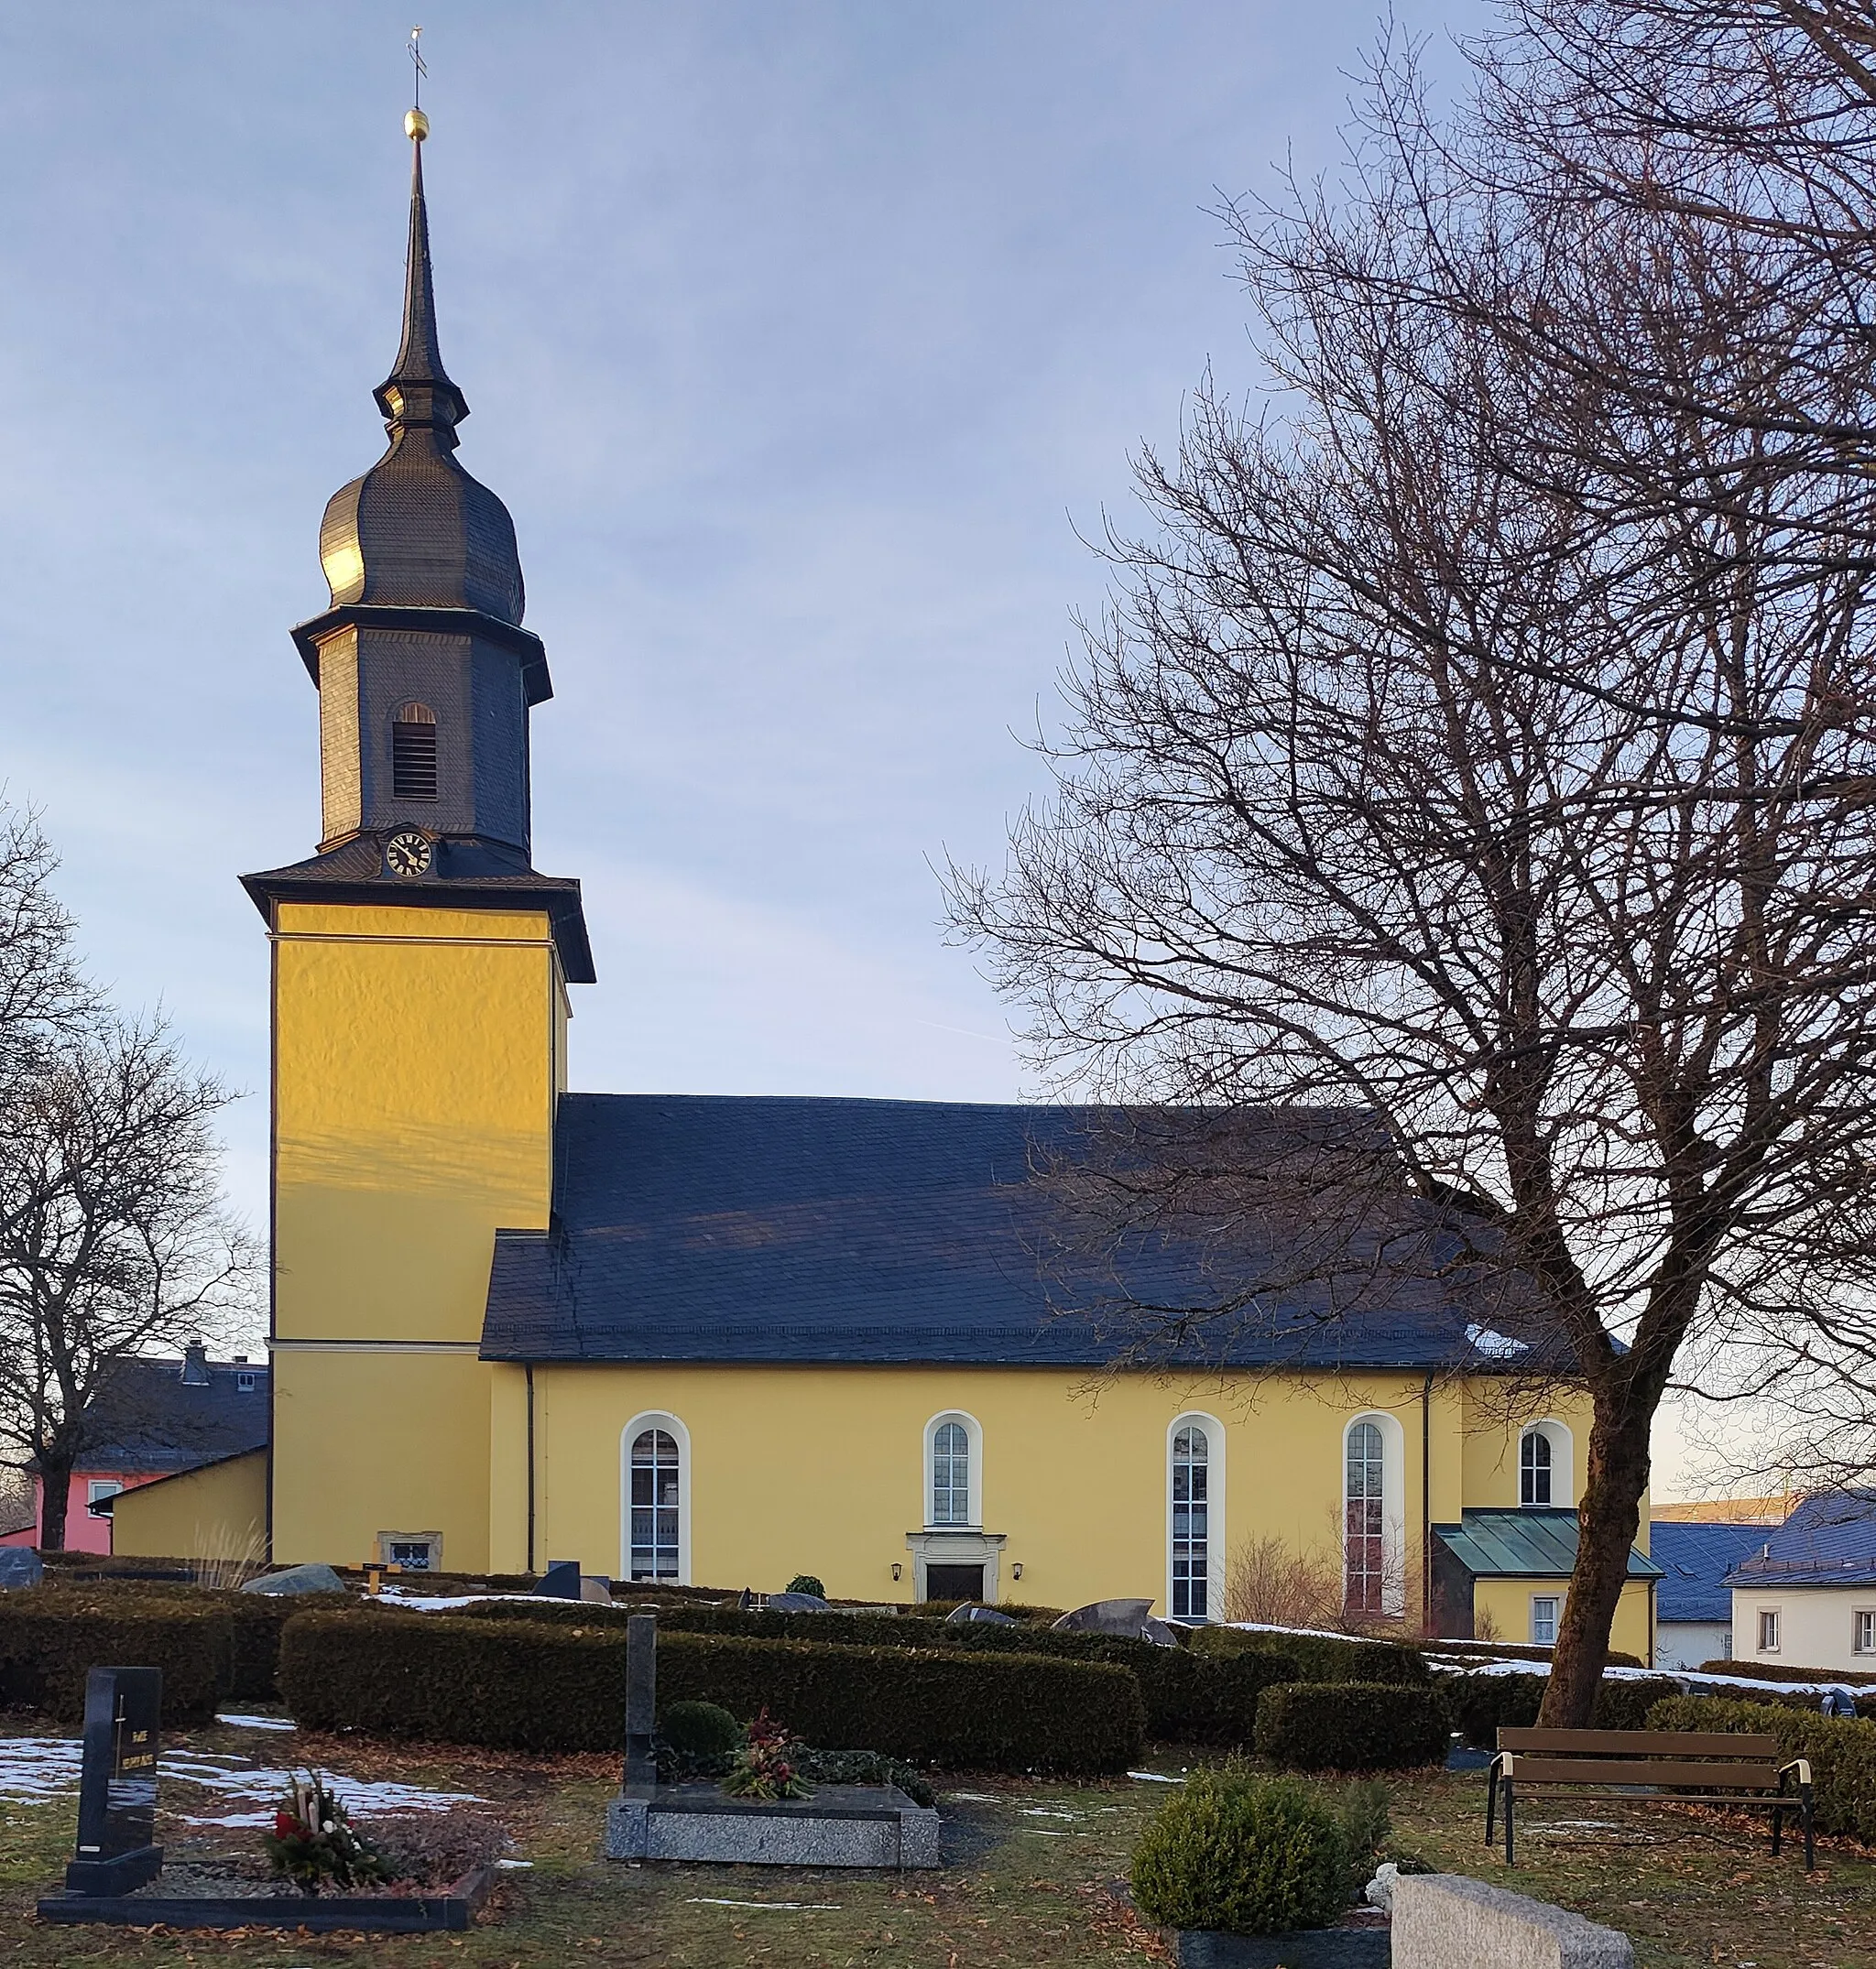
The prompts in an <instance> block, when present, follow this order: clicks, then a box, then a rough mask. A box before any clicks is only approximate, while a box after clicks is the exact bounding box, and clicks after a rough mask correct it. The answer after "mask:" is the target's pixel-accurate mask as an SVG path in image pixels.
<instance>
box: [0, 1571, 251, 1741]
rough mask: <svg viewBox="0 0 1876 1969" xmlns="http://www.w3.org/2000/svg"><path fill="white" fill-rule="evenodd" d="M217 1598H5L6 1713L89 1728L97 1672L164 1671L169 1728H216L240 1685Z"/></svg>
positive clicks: (87, 1592)
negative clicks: (88, 1682) (88, 1699)
mask: <svg viewBox="0 0 1876 1969" xmlns="http://www.w3.org/2000/svg"><path fill="white" fill-rule="evenodd" d="M218 1597H219V1596H217V1595H213V1594H180V1593H173V1592H157V1593H151V1592H139V1591H137V1590H136V1589H135V1588H133V1587H131V1586H128V1585H113V1586H105V1587H100V1586H95V1585H80V1584H73V1585H50V1584H48V1585H43V1586H36V1587H32V1588H29V1589H27V1591H25V1592H21V1593H8V1594H0V1705H19V1706H21V1707H24V1708H27V1709H36V1710H39V1711H41V1712H43V1713H45V1714H47V1715H49V1716H50V1717H52V1718H53V1719H54V1720H55V1721H57V1722H59V1723H63V1724H79V1723H82V1722H83V1720H84V1685H85V1677H86V1675H87V1673H88V1672H89V1671H90V1670H92V1669H93V1668H107V1667H113V1666H117V1665H125V1666H129V1665H133V1664H134V1665H135V1666H136V1667H138V1668H156V1669H161V1670H162V1671H163V1711H162V1716H163V1722H164V1724H166V1725H167V1726H168V1727H169V1728H172V1729H174V1728H187V1727H189V1726H190V1725H191V1724H199V1723H210V1722H213V1719H214V1713H215V1711H216V1709H217V1708H218V1707H219V1706H220V1705H221V1703H222V1702H223V1701H224V1699H225V1698H226V1696H227V1694H228V1692H229V1689H230V1686H231V1684H232V1681H233V1679H234V1656H235V1628H234V1623H233V1622H232V1621H231V1620H230V1618H229V1616H228V1613H227V1610H226V1608H225V1607H224V1606H222V1605H218V1604H217V1601H218Z"/></svg>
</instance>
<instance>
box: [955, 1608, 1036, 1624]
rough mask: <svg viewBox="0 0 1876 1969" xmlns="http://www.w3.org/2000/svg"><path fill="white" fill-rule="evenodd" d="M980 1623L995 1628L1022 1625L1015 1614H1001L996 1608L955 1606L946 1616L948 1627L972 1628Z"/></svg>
mask: <svg viewBox="0 0 1876 1969" xmlns="http://www.w3.org/2000/svg"><path fill="white" fill-rule="evenodd" d="M979 1621H983V1622H986V1623H987V1624H988V1625H989V1626H994V1627H1014V1626H1020V1625H1021V1623H1020V1621H1019V1620H1018V1619H1017V1617H1016V1615H1014V1614H999V1613H998V1611H997V1609H996V1608H995V1607H994V1606H971V1605H965V1606H954V1607H953V1608H952V1610H951V1611H950V1613H948V1614H947V1615H945V1616H944V1625H945V1626H947V1627H955V1626H974V1625H975V1624H976V1623H977V1622H979Z"/></svg>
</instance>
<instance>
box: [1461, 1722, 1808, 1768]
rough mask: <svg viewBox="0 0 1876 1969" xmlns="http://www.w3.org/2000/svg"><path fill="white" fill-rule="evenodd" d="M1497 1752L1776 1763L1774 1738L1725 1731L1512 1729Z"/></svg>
mask: <svg viewBox="0 0 1876 1969" xmlns="http://www.w3.org/2000/svg"><path fill="white" fill-rule="evenodd" d="M1499 1748H1500V1750H1518V1751H1524V1752H1527V1753H1529V1752H1535V1753H1536V1754H1537V1755H1538V1756H1540V1757H1580V1758H1581V1759H1582V1760H1583V1761H1584V1762H1585V1763H1586V1764H1593V1763H1594V1762H1595V1760H1596V1759H1597V1758H1598V1757H1621V1758H1624V1759H1627V1760H1631V1761H1632V1760H1635V1759H1646V1758H1650V1757H1671V1758H1674V1759H1675V1760H1677V1761H1685V1760H1686V1759H1688V1758H1694V1757H1717V1758H1719V1759H1722V1760H1723V1761H1725V1762H1726V1763H1729V1764H1756V1763H1768V1764H1776V1763H1777V1762H1778V1761H1779V1756H1778V1739H1777V1737H1775V1736H1770V1735H1767V1736H1749V1735H1744V1734H1743V1733H1740V1732H1734V1731H1731V1730H1512V1729H1500V1731H1499Z"/></svg>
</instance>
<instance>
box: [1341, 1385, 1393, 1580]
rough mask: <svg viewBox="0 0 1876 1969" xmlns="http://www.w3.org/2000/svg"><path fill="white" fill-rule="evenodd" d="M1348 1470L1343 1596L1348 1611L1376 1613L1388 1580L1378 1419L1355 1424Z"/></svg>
mask: <svg viewBox="0 0 1876 1969" xmlns="http://www.w3.org/2000/svg"><path fill="white" fill-rule="evenodd" d="M1345 1448H1346V1452H1347V1480H1346V1486H1345V1489H1344V1492H1343V1496H1344V1498H1345V1500H1346V1503H1345V1510H1346V1514H1347V1529H1346V1532H1345V1534H1344V1539H1345V1546H1344V1549H1345V1552H1346V1561H1345V1567H1346V1570H1345V1574H1344V1586H1343V1599H1344V1600H1345V1602H1346V1603H1347V1607H1348V1610H1349V1612H1350V1613H1355V1614H1379V1613H1380V1611H1381V1603H1382V1595H1383V1593H1384V1592H1385V1588H1386V1579H1387V1527H1388V1518H1387V1506H1388V1496H1387V1482H1388V1476H1387V1457H1386V1453H1385V1448H1384V1445H1383V1443H1382V1441H1381V1431H1380V1424H1379V1423H1377V1422H1370V1421H1360V1422H1356V1423H1354V1424H1353V1425H1351V1427H1350V1428H1349V1431H1348V1435H1347V1442H1346V1444H1345Z"/></svg>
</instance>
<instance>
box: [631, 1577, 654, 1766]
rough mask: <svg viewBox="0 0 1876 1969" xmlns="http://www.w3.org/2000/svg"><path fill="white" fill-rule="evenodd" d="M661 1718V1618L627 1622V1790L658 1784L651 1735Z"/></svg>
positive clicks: (633, 1618) (639, 1616)
mask: <svg viewBox="0 0 1876 1969" xmlns="http://www.w3.org/2000/svg"><path fill="white" fill-rule="evenodd" d="M657 1718H658V1615H656V1614H630V1615H627V1618H626V1790H627V1791H630V1790H635V1789H637V1788H638V1787H639V1786H643V1785H655V1784H656V1783H657V1782H658V1757H657V1755H656V1753H655V1752H654V1751H653V1749H652V1746H651V1734H652V1731H653V1730H654V1729H655V1728H656V1726H657Z"/></svg>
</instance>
